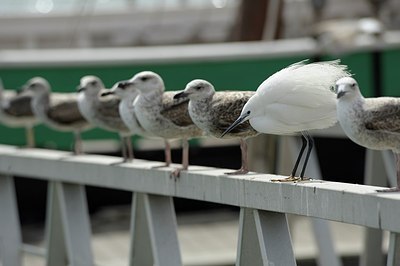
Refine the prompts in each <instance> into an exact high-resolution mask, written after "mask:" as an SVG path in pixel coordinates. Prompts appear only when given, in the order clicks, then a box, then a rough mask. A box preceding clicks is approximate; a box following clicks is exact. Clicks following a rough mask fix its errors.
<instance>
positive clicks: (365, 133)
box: [336, 77, 400, 192]
mask: <svg viewBox="0 0 400 266" xmlns="http://www.w3.org/2000/svg"><path fill="white" fill-rule="evenodd" d="M336 90H337V98H338V104H337V116H338V120H339V123H340V125H341V127H342V128H343V131H344V132H345V133H346V135H347V136H348V137H349V138H350V139H351V140H352V141H354V142H355V143H357V144H359V145H361V146H363V147H366V148H369V149H373V150H392V151H393V153H394V154H395V157H396V163H397V169H396V170H397V171H396V172H397V186H396V187H394V188H391V189H387V190H379V191H380V192H394V191H400V98H395V97H377V98H364V97H363V95H362V94H361V92H360V88H359V86H358V83H357V81H356V80H355V79H353V78H350V77H346V78H342V79H339V80H338V81H337V82H336Z"/></svg>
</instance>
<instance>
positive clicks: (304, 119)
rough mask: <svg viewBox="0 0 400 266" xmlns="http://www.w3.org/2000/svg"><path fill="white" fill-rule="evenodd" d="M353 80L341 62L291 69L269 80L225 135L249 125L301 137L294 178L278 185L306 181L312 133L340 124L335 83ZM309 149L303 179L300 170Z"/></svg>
mask: <svg viewBox="0 0 400 266" xmlns="http://www.w3.org/2000/svg"><path fill="white" fill-rule="evenodd" d="M346 76H349V73H348V72H347V67H346V66H344V65H341V64H339V61H338V60H336V61H330V62H318V63H311V64H305V62H304V61H302V62H298V63H295V64H293V65H290V66H289V67H287V68H284V69H282V70H280V71H278V72H276V73H275V74H273V75H272V76H270V77H269V78H267V79H266V80H265V81H264V82H263V83H262V84H261V85H260V86H259V87H258V88H257V91H256V94H255V95H254V96H253V97H251V98H250V99H249V101H248V102H247V103H246V104H245V106H244V107H243V109H242V111H241V114H240V116H239V117H238V118H237V120H236V121H235V122H234V123H233V124H232V125H231V126H230V127H229V128H228V129H227V130H226V131H225V132H224V134H223V135H225V134H227V133H228V132H230V131H231V130H233V129H234V128H235V127H237V126H238V125H240V124H241V123H243V122H245V121H249V122H250V125H251V126H252V127H253V128H254V129H255V130H257V131H258V132H260V133H266V134H275V135H290V134H295V133H301V136H302V141H303V145H302V147H301V149H300V153H299V155H298V157H297V160H296V162H295V165H294V167H293V170H292V173H291V176H290V177H289V178H287V179H278V180H277V181H298V180H303V179H304V175H305V170H306V167H307V162H308V158H309V156H310V154H311V150H312V148H313V139H312V138H311V136H310V135H309V133H308V130H312V129H323V128H328V127H331V126H333V125H334V124H335V123H336V122H337V117H336V101H337V100H336V94H335V92H334V90H333V88H334V86H335V82H336V81H337V80H338V79H340V78H342V77H346ZM307 146H308V149H307V153H306V157H305V160H304V164H303V167H302V170H301V172H300V175H299V177H296V172H297V168H298V166H299V163H300V160H301V158H302V156H303V153H304V151H305V149H306V147H307Z"/></svg>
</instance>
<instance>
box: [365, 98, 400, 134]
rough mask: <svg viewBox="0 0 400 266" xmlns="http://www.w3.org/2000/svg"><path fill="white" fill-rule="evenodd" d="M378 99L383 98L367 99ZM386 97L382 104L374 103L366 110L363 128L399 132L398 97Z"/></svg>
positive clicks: (399, 107) (399, 101)
mask: <svg viewBox="0 0 400 266" xmlns="http://www.w3.org/2000/svg"><path fill="white" fill-rule="evenodd" d="M379 99H383V98H382V97H381V98H375V99H367V100H375V102H376V100H378V101H379ZM386 99H387V100H388V101H384V102H383V101H382V104H375V105H374V107H372V108H370V109H367V110H366V113H365V117H366V119H365V128H366V129H369V130H379V131H384V132H387V133H395V134H400V99H396V98H386ZM369 102H372V101H369Z"/></svg>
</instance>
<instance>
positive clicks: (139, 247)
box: [130, 193, 182, 266]
mask: <svg viewBox="0 0 400 266" xmlns="http://www.w3.org/2000/svg"><path fill="white" fill-rule="evenodd" d="M131 219H132V221H131V237H132V239H131V251H130V265H132V266H133V265H155V266H179V265H182V260H181V254H180V249H179V243H178V236H177V229H178V228H177V222H176V215H175V209H174V204H173V201H172V198H171V197H165V196H157V195H149V194H143V193H134V195H133V200H132V218H131Z"/></svg>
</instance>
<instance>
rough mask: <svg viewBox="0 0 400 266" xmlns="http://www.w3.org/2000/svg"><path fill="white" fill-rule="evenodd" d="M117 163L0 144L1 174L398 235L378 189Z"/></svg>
mask: <svg viewBox="0 0 400 266" xmlns="http://www.w3.org/2000/svg"><path fill="white" fill-rule="evenodd" d="M119 161H120V159H119V158H118V157H111V156H101V155H80V156H72V155H71V153H68V152H62V151H51V150H40V149H26V150H25V149H24V150H21V149H16V148H14V147H10V146H6V145H0V173H4V174H11V175H12V174H19V175H24V176H30V177H33V178H37V179H41V180H51V181H61V182H69V183H75V184H82V185H93V186H98V187H106V188H114V189H120V190H125V191H137V192H142V193H151V194H158V195H161V196H172V197H181V198H189V199H195V200H202V201H209V202H217V203H221V204H227V205H233V206H240V207H246V208H253V209H259V210H267V211H274V212H281V213H291V214H299V215H304V216H309V217H316V218H321V219H326V220H333V221H339V222H344V223H350V224H356V225H362V226H367V227H372V228H379V229H384V230H388V231H392V232H400V223H399V222H398V217H399V216H400V204H399V201H400V194H399V193H377V192H376V190H377V189H381V187H374V186H366V185H359V184H349V183H340V182H330V181H323V180H311V181H308V182H300V183H277V182H272V181H271V179H276V178H282V177H283V176H277V175H271V174H257V173H251V174H247V175H241V176H228V175H225V174H224V173H225V172H226V171H227V169H220V168H210V167H200V166H191V167H190V168H189V171H185V172H183V173H181V177H180V178H179V179H178V180H176V181H175V180H173V179H171V178H170V172H171V171H172V169H173V168H157V169H154V168H152V167H153V166H157V165H160V163H159V162H149V161H144V160H135V162H133V163H125V164H119V165H115V164H114V163H115V162H119ZM111 164H114V165H111ZM172 167H176V165H172ZM110 177H112V178H110Z"/></svg>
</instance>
